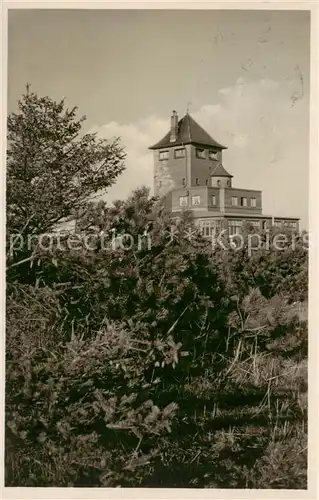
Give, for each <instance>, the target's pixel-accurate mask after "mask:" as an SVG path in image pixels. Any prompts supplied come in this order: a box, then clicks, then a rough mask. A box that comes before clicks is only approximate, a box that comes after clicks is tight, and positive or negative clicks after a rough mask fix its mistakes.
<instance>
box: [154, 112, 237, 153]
mask: <svg viewBox="0 0 319 500" xmlns="http://www.w3.org/2000/svg"><path fill="white" fill-rule="evenodd" d="M184 144H200V145H202V146H212V147H215V148H217V149H227V148H226V147H225V146H222V144H219V143H218V142H216V141H215V140H214V139H213V138H212V137H211V136H210V135H208V134H207V132H205V130H204V129H203V128H202V127H201V126H200V125H198V123H197V122H195V120H194V119H193V118H192V117H191V116H190V115H189V114H188V113H186V115H185V116H183V118H181V119H180V120H179V122H178V135H177V140H176V141H174V142H171V141H170V131H169V132H167V134H166V135H165V136H164V137H163V139H161V140H160V141H159V142H157V143H156V144H154V146H151V147H150V148H149V149H161V148H168V147H171V146H182V145H184Z"/></svg>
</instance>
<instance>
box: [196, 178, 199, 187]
mask: <svg viewBox="0 0 319 500" xmlns="http://www.w3.org/2000/svg"><path fill="white" fill-rule="evenodd" d="M195 183H196V186H199V181H198V177H196V179H195Z"/></svg>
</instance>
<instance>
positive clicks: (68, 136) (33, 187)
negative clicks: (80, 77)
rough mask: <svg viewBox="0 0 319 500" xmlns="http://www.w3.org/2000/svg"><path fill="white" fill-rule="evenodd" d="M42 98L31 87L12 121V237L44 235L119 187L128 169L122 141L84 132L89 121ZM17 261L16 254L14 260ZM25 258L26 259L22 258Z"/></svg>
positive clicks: (9, 185) (9, 176) (9, 191)
mask: <svg viewBox="0 0 319 500" xmlns="http://www.w3.org/2000/svg"><path fill="white" fill-rule="evenodd" d="M76 111H77V108H76V107H74V108H73V109H71V110H69V109H66V108H65V103H64V100H62V101H60V102H55V101H53V100H52V99H50V98H49V97H39V96H38V95H37V94H36V93H34V92H31V91H30V90H29V87H28V86H27V90H26V93H25V94H24V95H23V96H22V98H21V100H20V101H19V102H18V113H12V114H11V115H10V116H9V118H8V125H7V130H8V132H7V136H8V151H7V228H8V231H10V233H11V234H14V233H17V234H20V235H23V236H27V235H40V234H42V233H46V232H49V231H51V230H52V228H53V227H54V226H55V224H57V223H58V222H59V221H60V220H61V219H63V218H67V217H69V216H70V215H73V216H74V215H76V214H77V212H78V211H79V210H81V209H83V208H84V207H85V206H86V204H87V202H88V198H89V197H90V196H92V195H93V194H95V193H96V192H97V191H99V190H102V189H105V188H108V187H109V186H111V185H112V184H114V182H115V180H116V178H117V176H118V175H119V174H120V173H121V172H122V171H123V169H124V163H123V160H124V158H125V153H124V151H123V149H122V147H121V146H120V144H119V140H115V141H113V142H110V143H109V142H107V141H105V140H100V139H98V138H97V137H96V135H95V134H83V133H82V126H83V122H84V120H85V117H82V118H80V119H77V118H76ZM11 257H12V256H11ZM19 258H21V255H19Z"/></svg>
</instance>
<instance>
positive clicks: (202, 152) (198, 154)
mask: <svg viewBox="0 0 319 500" xmlns="http://www.w3.org/2000/svg"><path fill="white" fill-rule="evenodd" d="M196 158H202V159H205V158H206V154H205V149H199V148H196Z"/></svg>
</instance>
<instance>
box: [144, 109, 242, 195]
mask: <svg viewBox="0 0 319 500" xmlns="http://www.w3.org/2000/svg"><path fill="white" fill-rule="evenodd" d="M150 149H151V150H153V151H154V194H155V196H164V195H166V194H167V193H168V192H170V191H171V190H172V189H182V188H187V187H192V186H211V185H214V183H213V181H212V176H214V172H215V171H216V169H217V170H218V166H219V165H221V161H222V151H223V149H226V148H225V146H222V145H221V144H219V143H218V142H216V141H215V140H214V139H213V138H212V137H211V136H210V135H208V134H207V132H205V130H204V129H203V128H202V127H201V126H200V125H198V123H197V122H196V121H195V120H194V119H193V118H192V117H191V116H190V115H189V114H188V113H186V115H185V116H184V117H183V118H182V119H181V120H178V116H177V113H176V111H173V113H172V116H171V127H170V130H169V132H167V134H166V135H165V136H164V137H163V138H162V139H161V140H160V141H159V142H157V143H156V144H154V146H151V147H150ZM221 170H222V171H221ZM218 171H219V173H220V178H221V179H222V183H224V182H226V181H225V176H226V177H227V182H228V184H227V185H229V186H230V185H231V178H232V176H231V175H230V174H228V173H227V172H226V170H225V169H224V168H223V167H221V168H220V167H219V170H218Z"/></svg>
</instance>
